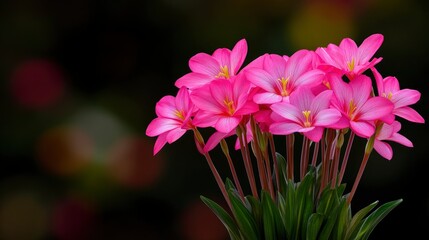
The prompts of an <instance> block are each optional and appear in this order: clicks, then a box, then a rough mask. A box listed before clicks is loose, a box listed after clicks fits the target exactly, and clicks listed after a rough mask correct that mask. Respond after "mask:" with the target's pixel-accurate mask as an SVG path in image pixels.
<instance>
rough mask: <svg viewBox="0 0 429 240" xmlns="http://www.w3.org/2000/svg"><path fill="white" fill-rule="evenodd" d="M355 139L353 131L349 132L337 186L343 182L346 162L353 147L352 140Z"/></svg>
mask: <svg viewBox="0 0 429 240" xmlns="http://www.w3.org/2000/svg"><path fill="white" fill-rule="evenodd" d="M354 138H355V133H354V132H353V131H351V132H350V136H349V140H348V142H347V147H346V152H345V153H344V158H343V162H342V163H341V170H340V176H339V178H338V185H340V184H341V182H342V181H343V177H344V173H345V172H346V166H347V162H348V160H349V156H350V150H351V148H352V145H353V139H354Z"/></svg>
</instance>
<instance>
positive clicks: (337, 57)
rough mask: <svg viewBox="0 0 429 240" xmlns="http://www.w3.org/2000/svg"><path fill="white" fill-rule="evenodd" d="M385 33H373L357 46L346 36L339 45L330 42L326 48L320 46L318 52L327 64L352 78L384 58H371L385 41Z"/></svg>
mask: <svg viewBox="0 0 429 240" xmlns="http://www.w3.org/2000/svg"><path fill="white" fill-rule="evenodd" d="M383 39H384V37H383V35H381V34H373V35H371V36H369V37H368V38H366V39H365V40H364V41H363V42H362V44H361V45H360V46H359V47H357V45H356V43H355V42H354V41H353V40H352V39H350V38H345V39H343V40H342V41H341V43H340V45H339V46H336V45H334V44H329V45H328V47H326V48H318V49H317V50H316V53H317V54H318V55H319V56H320V58H321V59H322V60H323V61H324V62H325V64H326V65H327V66H331V67H333V68H334V69H335V70H337V71H338V72H339V73H341V74H346V75H347V77H348V78H349V79H350V80H353V79H354V78H355V77H356V76H359V75H361V74H362V73H363V72H365V71H366V70H368V69H370V68H371V67H374V66H375V65H376V64H377V63H379V62H380V61H381V60H382V58H373V59H372V60H371V58H372V57H373V56H374V54H375V52H376V51H377V50H378V49H379V48H380V46H381V44H382V43H383Z"/></svg>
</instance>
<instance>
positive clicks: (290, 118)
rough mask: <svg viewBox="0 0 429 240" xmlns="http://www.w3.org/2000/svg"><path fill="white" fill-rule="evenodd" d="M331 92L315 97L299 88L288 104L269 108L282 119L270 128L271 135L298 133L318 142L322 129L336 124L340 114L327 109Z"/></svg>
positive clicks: (278, 104) (306, 90) (283, 103)
mask: <svg viewBox="0 0 429 240" xmlns="http://www.w3.org/2000/svg"><path fill="white" fill-rule="evenodd" d="M331 97H332V91H331V90H326V91H324V92H322V93H320V94H319V95H317V96H314V95H313V93H312V92H311V91H310V89H308V88H300V89H298V90H296V91H295V92H293V93H292V94H291V96H290V99H289V100H290V103H288V102H281V103H275V104H273V105H272V106H271V109H272V110H273V112H274V113H276V114H278V115H280V116H281V117H283V118H284V121H280V122H275V123H273V124H272V125H271V126H270V132H271V133H273V134H282V135H288V134H291V133H294V132H300V133H302V134H304V136H306V137H308V138H309V139H310V140H312V141H314V142H318V141H320V139H321V137H322V134H323V128H324V127H326V126H329V125H331V124H334V123H336V122H337V121H338V120H339V119H340V118H341V113H340V112H339V111H338V110H336V109H331V108H329V105H330V100H331Z"/></svg>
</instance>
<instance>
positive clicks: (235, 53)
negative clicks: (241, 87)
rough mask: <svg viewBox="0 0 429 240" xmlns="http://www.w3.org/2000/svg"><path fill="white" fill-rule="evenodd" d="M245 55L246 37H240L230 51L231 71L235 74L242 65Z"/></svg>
mask: <svg viewBox="0 0 429 240" xmlns="http://www.w3.org/2000/svg"><path fill="white" fill-rule="evenodd" d="M246 55H247V42H246V39H241V40H240V41H238V42H237V44H235V46H234V48H233V49H232V52H231V72H232V73H233V74H234V75H235V74H237V72H238V70H239V69H240V67H241V65H243V62H244V59H245V58H246Z"/></svg>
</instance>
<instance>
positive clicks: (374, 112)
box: [359, 97, 393, 120]
mask: <svg viewBox="0 0 429 240" xmlns="http://www.w3.org/2000/svg"><path fill="white" fill-rule="evenodd" d="M392 111H393V104H392V102H390V101H389V100H387V99H386V98H383V97H372V98H370V99H368V101H366V103H365V104H364V105H363V106H362V107H361V108H360V109H359V114H360V115H359V119H361V120H377V119H382V118H383V117H385V116H387V115H388V114H391V113H392Z"/></svg>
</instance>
